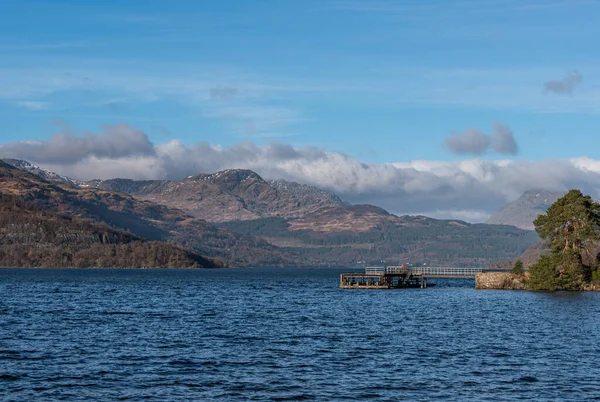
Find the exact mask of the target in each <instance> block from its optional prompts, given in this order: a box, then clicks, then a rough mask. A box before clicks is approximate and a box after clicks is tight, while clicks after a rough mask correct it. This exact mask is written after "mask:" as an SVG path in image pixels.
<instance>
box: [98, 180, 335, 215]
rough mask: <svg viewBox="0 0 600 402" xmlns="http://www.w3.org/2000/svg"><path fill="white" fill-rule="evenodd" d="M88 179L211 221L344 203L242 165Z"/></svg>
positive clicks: (303, 212)
mask: <svg viewBox="0 0 600 402" xmlns="http://www.w3.org/2000/svg"><path fill="white" fill-rule="evenodd" d="M86 184H87V185H89V186H90V187H94V188H99V189H104V190H112V191H121V192H124V193H127V194H131V195H133V196H136V197H138V198H142V199H145V200H149V201H153V202H156V203H159V204H162V205H167V206H170V207H174V208H178V209H181V210H183V211H185V212H187V213H189V214H190V215H192V216H194V217H196V218H201V219H205V220H207V221H209V222H224V221H231V220H251V219H258V218H266V217H274V216H282V217H285V218H295V217H300V216H303V215H306V214H308V213H311V212H314V211H317V210H319V209H321V208H323V207H330V206H337V205H344V202H343V201H342V200H341V199H340V198H339V197H338V196H336V195H335V194H333V193H330V192H327V191H324V190H322V189H319V188H317V187H313V186H308V185H303V184H298V183H294V182H287V181H284V180H277V181H266V180H264V179H263V178H262V177H260V176H259V175H258V174H256V173H255V172H253V171H251V170H244V169H230V170H224V171H221V172H217V173H212V174H198V175H194V176H189V177H187V178H186V179H184V180H180V181H166V180H150V181H136V180H127V179H111V180H103V181H100V180H93V181H90V182H87V183H86Z"/></svg>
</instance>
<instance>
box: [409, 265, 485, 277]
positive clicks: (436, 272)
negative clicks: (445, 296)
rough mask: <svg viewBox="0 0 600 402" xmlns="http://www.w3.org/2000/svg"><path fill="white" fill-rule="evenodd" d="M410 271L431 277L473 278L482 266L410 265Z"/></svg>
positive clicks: (480, 270)
mask: <svg viewBox="0 0 600 402" xmlns="http://www.w3.org/2000/svg"><path fill="white" fill-rule="evenodd" d="M412 272H413V273H414V274H423V275H425V276H428V277H431V278H436V277H437V278H474V277H475V274H476V273H477V272H483V268H455V267H412Z"/></svg>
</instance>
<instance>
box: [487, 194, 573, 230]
mask: <svg viewBox="0 0 600 402" xmlns="http://www.w3.org/2000/svg"><path fill="white" fill-rule="evenodd" d="M565 194H566V192H551V191H547V190H542V189H535V190H528V191H526V192H524V193H523V194H522V195H521V196H520V197H519V198H517V199H516V200H514V201H512V202H509V203H508V204H505V205H503V206H502V207H501V208H500V209H499V210H498V211H497V212H496V213H494V214H493V215H492V216H491V217H490V218H489V219H488V220H487V221H486V222H485V223H488V224H499V225H512V226H516V227H518V228H520V229H525V230H534V229H535V228H534V225H533V221H534V220H535V218H537V216H538V215H540V214H544V213H546V210H547V209H548V207H550V205H552V204H553V203H554V202H555V201H556V200H558V199H559V198H560V197H562V196H563V195H565Z"/></svg>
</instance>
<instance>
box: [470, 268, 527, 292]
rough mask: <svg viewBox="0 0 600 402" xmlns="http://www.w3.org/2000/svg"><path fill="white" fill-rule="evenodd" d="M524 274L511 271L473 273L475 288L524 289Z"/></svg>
mask: <svg viewBox="0 0 600 402" xmlns="http://www.w3.org/2000/svg"><path fill="white" fill-rule="evenodd" d="M526 275H527V274H525V275H516V274H513V273H512V272H478V273H476V274H475V289H505V290H523V289H525V282H526V280H527V278H526Z"/></svg>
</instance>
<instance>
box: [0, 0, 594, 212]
mask: <svg viewBox="0 0 600 402" xmlns="http://www.w3.org/2000/svg"><path fill="white" fill-rule="evenodd" d="M599 17H600V1H597V0H587V1H586V0H546V1H537V0H536V1H533V0H521V1H513V0H485V1H481V0H456V1H450V0H445V1H416V0H406V1H400V0H396V1H388V0H373V1H358V0H321V1H311V0H305V1H285V0H262V1H259V0H257V1H242V0H220V1H208V0H207V1H183V0H179V1H163V0H147V1H127V0H119V1H116V0H103V1H74V0H72V1H66V0H62V1H61V0H56V1H55V0H37V1H19V0H12V1H5V2H1V3H0V54H1V57H0V133H1V134H0V154H2V155H0V156H2V157H21V158H26V159H30V160H31V161H33V162H37V163H39V164H41V165H43V166H48V167H50V168H53V169H55V170H57V171H59V172H62V173H64V174H70V175H74V176H79V177H81V178H91V177H90V176H95V177H102V178H106V177H109V176H111V175H113V176H114V175H120V176H126V177H132V178H178V177H180V176H182V175H185V174H193V173H198V172H199V171H211V170H214V169H220V168H229V167H245V168H253V169H255V170H257V171H258V172H259V173H261V174H263V175H265V176H270V177H272V178H277V177H284V178H289V179H295V180H298V181H301V182H307V183H312V184H316V185H319V186H322V187H324V188H329V189H332V190H334V191H336V192H338V193H340V194H341V195H342V196H345V197H346V198H347V199H350V200H352V201H355V202H360V201H364V202H372V203H375V204H377V205H383V206H385V207H386V208H389V209H390V210H391V211H392V212H397V213H430V214H431V215H434V216H449V217H464V218H465V219H469V220H481V219H484V217H485V216H486V215H488V214H489V213H490V212H491V211H493V209H495V208H497V207H498V206H499V204H500V203H502V202H505V201H509V200H511V199H514V198H516V197H517V196H518V195H519V194H520V192H522V191H525V190H528V189H530V188H532V187H544V188H546V189H550V190H563V189H566V188H569V187H572V186H581V187H586V186H587V187H586V188H588V189H589V190H590V192H591V193H592V194H594V195H597V196H600V161H597V160H596V159H595V158H596V151H595V150H596V149H598V148H599V147H600V136H598V133H597V121H598V117H599V115H600V86H599V85H600V80H599V78H598V71H599V67H600V53H598V51H597V44H596V41H597V38H598V37H600V24H598V18H599ZM67 145H68V146H67ZM138 146H139V147H141V149H142V150H143V151H140V150H139V149H138V148H136V147H138ZM73 147H79V148H77V149H75V148H73ZM67 150H68V151H67ZM61 152H62V153H61ZM66 152H69V153H70V154H69V155H66V156H65V153H66ZM73 154H76V155H82V156H81V158H79V159H77V158H73V157H72V155H73ZM206 155H209V156H210V157H208V156H206ZM63 157H64V159H65V160H69V161H70V162H68V163H67V162H65V163H61V158H63ZM190 159H193V161H190ZM192 162H193V163H192ZM557 166H558V167H560V168H557ZM377 186H378V187H377ZM444 194H446V196H447V197H446V198H444V197H443V196H442V197H440V195H444ZM465 194H466V195H465ZM366 195H369V197H367V196H366ZM371 195H373V196H372V197H371ZM427 197H429V198H427ZM440 199H441V200H442V201H439V200H440ZM398 200H403V201H402V202H400V201H398Z"/></svg>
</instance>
